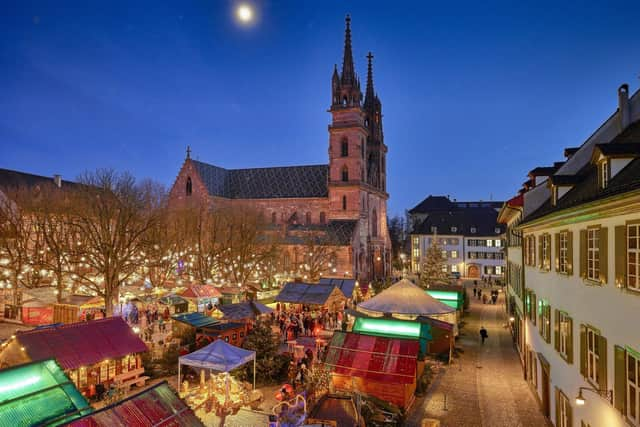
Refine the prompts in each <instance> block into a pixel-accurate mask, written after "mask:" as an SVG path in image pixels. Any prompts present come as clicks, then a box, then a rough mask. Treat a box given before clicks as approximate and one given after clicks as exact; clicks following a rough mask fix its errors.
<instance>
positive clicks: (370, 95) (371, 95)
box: [364, 52, 375, 107]
mask: <svg viewBox="0 0 640 427" xmlns="http://www.w3.org/2000/svg"><path fill="white" fill-rule="evenodd" d="M372 60H373V55H372V54H371V52H369V54H368V55H367V90H366V92H365V96H364V106H365V107H369V106H373V103H374V100H375V91H374V90H373V64H372Z"/></svg>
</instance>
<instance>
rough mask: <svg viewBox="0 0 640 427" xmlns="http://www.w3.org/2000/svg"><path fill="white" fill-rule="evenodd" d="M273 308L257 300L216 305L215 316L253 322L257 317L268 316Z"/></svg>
mask: <svg viewBox="0 0 640 427" xmlns="http://www.w3.org/2000/svg"><path fill="white" fill-rule="evenodd" d="M271 313H273V309H272V308H269V307H267V306H266V305H264V304H261V303H259V302H255V301H246V302H239V303H236V304H223V305H219V306H217V307H216V309H215V311H214V313H213V316H216V317H218V316H219V317H220V318H221V319H224V320H232V321H235V322H244V323H247V324H253V322H254V321H255V320H256V319H261V318H265V317H267V316H268V315H269V314H271Z"/></svg>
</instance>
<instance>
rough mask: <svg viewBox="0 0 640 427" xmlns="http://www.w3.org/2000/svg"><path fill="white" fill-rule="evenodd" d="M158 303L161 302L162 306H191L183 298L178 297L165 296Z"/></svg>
mask: <svg viewBox="0 0 640 427" xmlns="http://www.w3.org/2000/svg"><path fill="white" fill-rule="evenodd" d="M158 302H160V304H165V305H184V304H189V302H188V301H187V300H186V299H184V298H182V297H181V296H178V295H167V296H164V297H162V298H160V299H159V300H158Z"/></svg>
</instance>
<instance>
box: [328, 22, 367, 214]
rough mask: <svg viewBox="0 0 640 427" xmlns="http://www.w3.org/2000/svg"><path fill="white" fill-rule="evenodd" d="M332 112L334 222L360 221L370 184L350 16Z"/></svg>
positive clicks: (335, 75)
mask: <svg viewBox="0 0 640 427" xmlns="http://www.w3.org/2000/svg"><path fill="white" fill-rule="evenodd" d="M331 89H332V103H331V109H330V110H329V112H330V113H331V116H332V123H331V125H329V199H330V218H331V219H358V218H360V217H361V215H363V209H362V204H363V197H361V194H360V193H361V186H362V185H363V184H364V183H365V182H366V167H365V166H366V165H365V159H366V141H367V137H368V132H367V129H366V127H365V125H364V121H365V115H364V111H363V109H362V103H361V99H362V93H361V92H360V82H359V81H358V76H357V74H356V71H355V67H354V64H353V53H352V50H351V19H350V18H349V16H348V15H347V18H346V29H345V34H344V53H343V59H342V73H341V74H340V75H338V69H337V67H334V70H333V76H332V79H331Z"/></svg>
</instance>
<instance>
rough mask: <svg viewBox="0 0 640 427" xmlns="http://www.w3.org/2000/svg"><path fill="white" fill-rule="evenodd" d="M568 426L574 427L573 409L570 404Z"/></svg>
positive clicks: (568, 407)
mask: <svg viewBox="0 0 640 427" xmlns="http://www.w3.org/2000/svg"><path fill="white" fill-rule="evenodd" d="M567 425H568V426H570V427H571V426H573V408H572V407H571V405H570V404H568V405H567Z"/></svg>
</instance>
